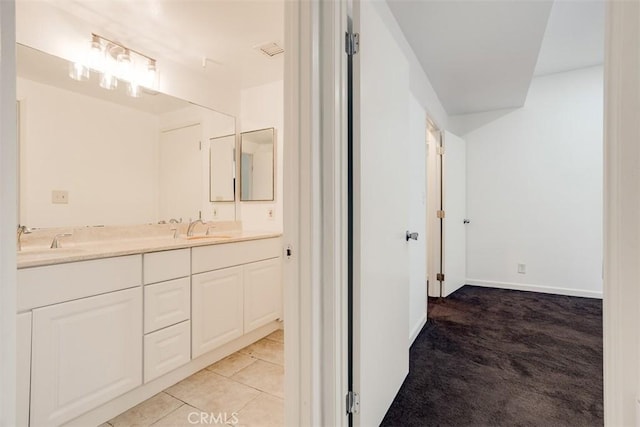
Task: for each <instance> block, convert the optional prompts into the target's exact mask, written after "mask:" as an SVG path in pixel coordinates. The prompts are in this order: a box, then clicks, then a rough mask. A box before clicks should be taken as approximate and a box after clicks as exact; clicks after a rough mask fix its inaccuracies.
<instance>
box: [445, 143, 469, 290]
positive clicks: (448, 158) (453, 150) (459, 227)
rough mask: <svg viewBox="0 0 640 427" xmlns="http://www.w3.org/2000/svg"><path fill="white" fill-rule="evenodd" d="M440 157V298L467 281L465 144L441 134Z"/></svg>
mask: <svg viewBox="0 0 640 427" xmlns="http://www.w3.org/2000/svg"><path fill="white" fill-rule="evenodd" d="M444 150H445V151H444V153H445V154H444V158H443V171H442V172H443V184H444V185H443V195H442V198H443V200H442V201H443V206H444V212H445V217H444V220H443V226H444V232H443V236H442V238H443V240H444V241H443V266H444V268H443V271H442V272H443V273H444V282H443V284H442V293H443V295H442V296H443V297H446V296H448V295H450V294H452V293H453V292H455V291H456V290H458V289H460V288H461V287H462V286H464V284H465V281H466V278H467V255H466V254H467V234H466V225H465V224H464V220H465V218H466V214H467V202H466V198H467V185H466V182H467V157H466V143H465V141H464V140H463V139H462V138H460V137H458V136H456V135H454V134H452V133H451V132H445V134H444Z"/></svg>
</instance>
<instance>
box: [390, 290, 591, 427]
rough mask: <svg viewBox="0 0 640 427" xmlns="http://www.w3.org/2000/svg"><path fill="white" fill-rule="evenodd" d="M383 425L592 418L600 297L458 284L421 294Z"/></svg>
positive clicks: (563, 422) (562, 422) (573, 422)
mask: <svg viewBox="0 0 640 427" xmlns="http://www.w3.org/2000/svg"><path fill="white" fill-rule="evenodd" d="M428 315H429V321H428V323H427V325H426V326H425V327H424V329H423V330H422V331H421V332H420V335H419V336H418V338H417V339H416V341H415V342H414V344H413V346H412V347H411V351H410V362H409V375H408V377H407V378H406V380H405V382H404V384H403V385H402V388H401V390H400V392H399V393H398V395H397V396H396V399H395V400H394V402H393V404H392V405H391V408H390V409H389V411H388V412H387V414H386V416H385V418H384V420H383V422H382V425H383V426H394V427H395V426H403V427H404V426H544V427H547V426H581V427H585V426H601V425H603V409H602V399H603V397H602V396H603V391H602V387H603V386H602V301H601V300H596V299H588V298H577V297H566V296H559V295H548V294H540V293H533V292H520V291H509V290H502V289H489V288H480V287H475V286H464V287H463V288H461V289H460V290H458V291H457V292H455V293H454V294H452V295H451V296H449V297H447V298H446V299H430V300H429V310H428Z"/></svg>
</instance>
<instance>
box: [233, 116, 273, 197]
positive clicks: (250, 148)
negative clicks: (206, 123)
mask: <svg viewBox="0 0 640 427" xmlns="http://www.w3.org/2000/svg"><path fill="white" fill-rule="evenodd" d="M274 141H275V129H274V128H268V129H261V130H254V131H249V132H243V133H241V134H240V145H241V158H240V200H242V201H271V200H273V195H274V194H273V193H274V190H273V181H274V179H273V177H274V155H273V154H274V147H275V144H274Z"/></svg>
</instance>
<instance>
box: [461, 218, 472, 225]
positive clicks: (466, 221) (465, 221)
mask: <svg viewBox="0 0 640 427" xmlns="http://www.w3.org/2000/svg"><path fill="white" fill-rule="evenodd" d="M470 222H471V221H470V220H468V219H466V218H465V219H464V220H463V221H462V223H463V224H469V223H470Z"/></svg>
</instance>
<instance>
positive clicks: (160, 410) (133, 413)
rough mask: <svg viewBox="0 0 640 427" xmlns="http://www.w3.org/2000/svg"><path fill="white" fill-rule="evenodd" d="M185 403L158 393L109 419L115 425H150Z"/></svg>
mask: <svg viewBox="0 0 640 427" xmlns="http://www.w3.org/2000/svg"><path fill="white" fill-rule="evenodd" d="M182 405H183V403H182V402H181V401H179V400H178V399H176V398H174V397H172V396H169V395H168V394H166V393H164V392H163V393H158V394H156V395H155V396H153V397H151V398H149V399H147V400H145V401H144V402H142V403H140V404H139V405H137V406H134V407H133V408H131V409H129V410H128V411H127V412H124V413H122V414H120V415H118V416H117V417H115V418H114V419H112V420H110V421H109V424H111V425H112V426H113V427H125V426H126V427H129V426H149V425H151V424H153V423H154V422H156V421H158V420H159V419H160V418H162V417H164V416H165V415H167V414H169V413H170V412H173V411H175V410H176V409H178V408H179V407H180V406H182Z"/></svg>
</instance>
